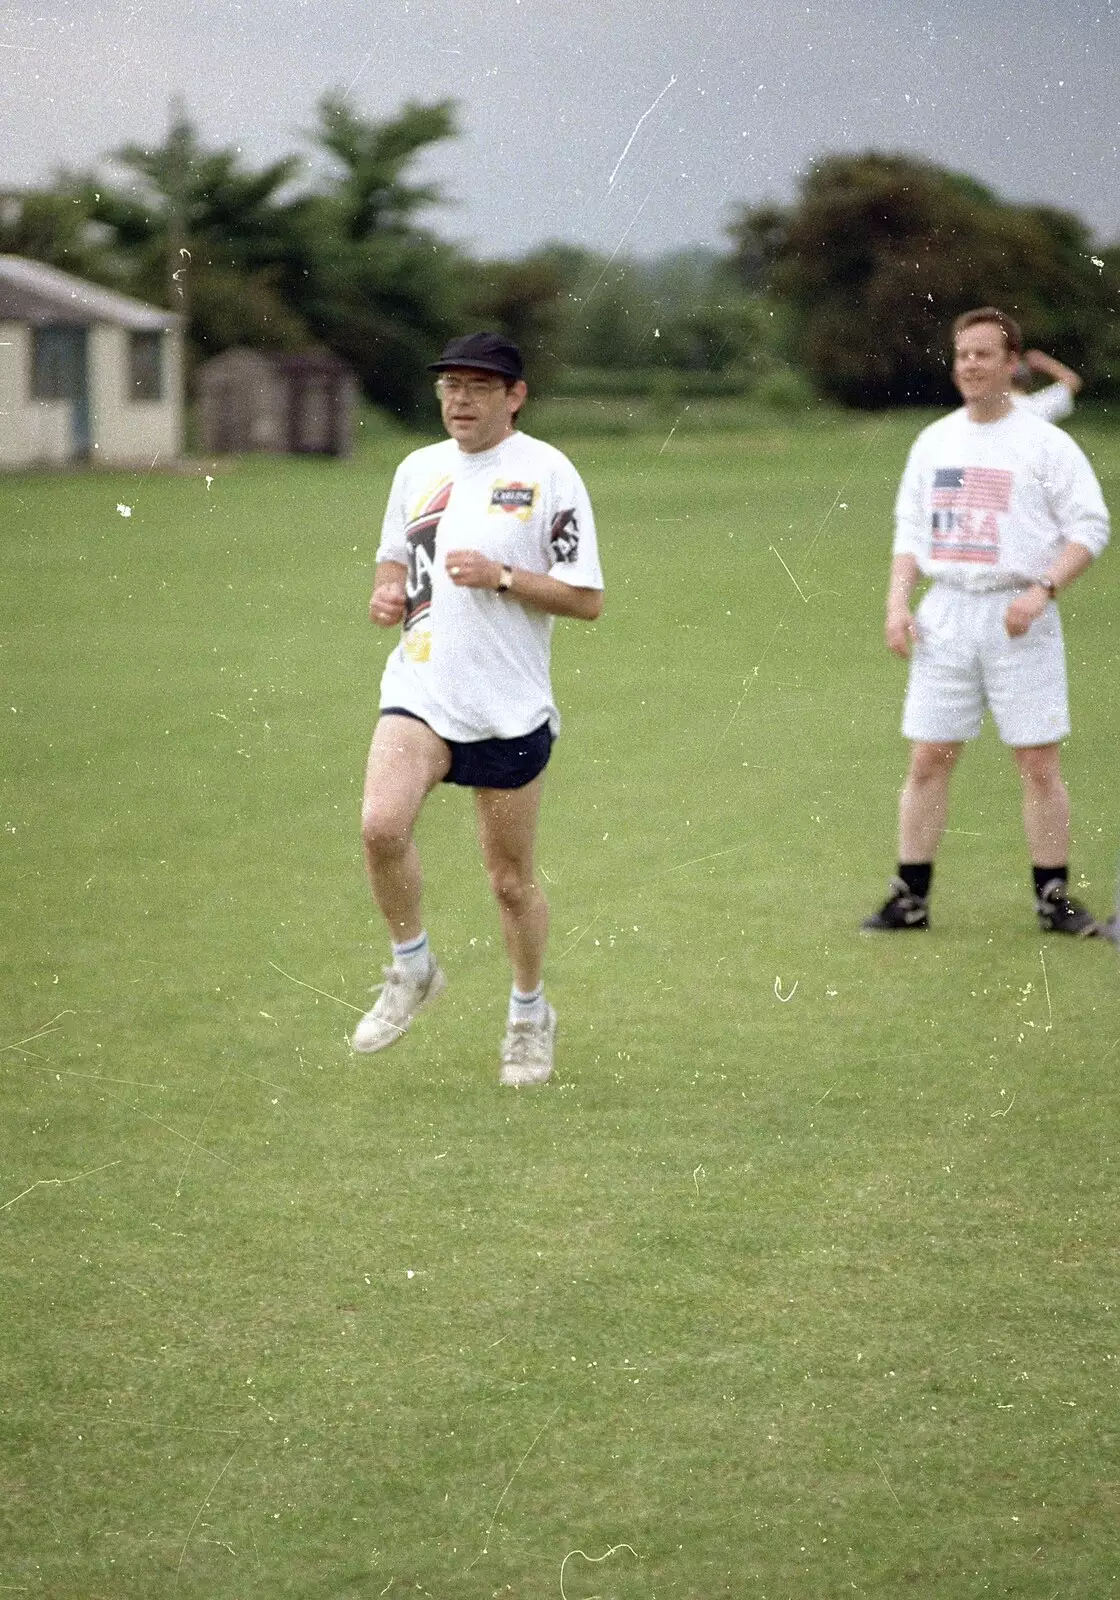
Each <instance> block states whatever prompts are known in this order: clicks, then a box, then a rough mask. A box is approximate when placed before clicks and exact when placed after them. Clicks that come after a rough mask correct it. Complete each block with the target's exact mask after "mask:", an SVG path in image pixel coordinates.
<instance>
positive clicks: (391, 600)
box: [369, 578, 404, 628]
mask: <svg viewBox="0 0 1120 1600" xmlns="http://www.w3.org/2000/svg"><path fill="white" fill-rule="evenodd" d="M403 617H404V579H403V578H382V579H380V580H379V581H378V582H377V583H376V584H375V585H374V590H373V593H372V595H370V600H369V620H370V621H371V622H376V624H377V626H378V627H379V628H395V627H396V625H397V623H398V622H400V621H401V620H402V619H403Z"/></svg>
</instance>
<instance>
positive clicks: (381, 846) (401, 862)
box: [362, 716, 451, 944]
mask: <svg viewBox="0 0 1120 1600" xmlns="http://www.w3.org/2000/svg"><path fill="white" fill-rule="evenodd" d="M450 765H451V752H450V750H448V748H447V746H446V744H444V742H443V740H442V739H441V738H440V737H439V735H438V734H437V733H433V731H432V729H431V728H429V727H428V725H427V723H426V722H417V721H416V719H415V718H413V717H396V716H388V717H382V718H381V719H380V721H379V722H378V724H377V727H376V728H375V729H374V733H373V742H372V744H371V745H370V751H369V761H368V763H367V765H366V781H365V790H364V793H363V795H362V849H363V851H364V854H365V862H366V872H367V874H368V876H369V883H370V889H371V890H372V891H373V898H374V899H375V900H376V902H377V904H378V907H379V908H380V910H381V914H382V916H383V917H384V918H385V921H386V922H387V923H388V925H389V934H390V937H391V938H392V940H393V942H394V943H395V944H403V943H405V942H406V941H407V940H409V939H415V938H417V937H418V936H419V935H420V933H421V932H422V931H423V921H422V919H421V914H420V890H421V872H420V855H419V852H418V851H417V849H416V845H415V843H414V842H413V838H412V830H413V827H414V826H415V823H416V819H417V817H418V816H419V815H420V808H421V806H422V805H423V804H424V801H425V800H426V799H427V797H428V795H429V794H430V793H431V791H432V789H433V788H434V787H435V785H436V784H437V783H439V782H440V781H441V780H442V779H443V778H444V777H445V776H446V774H447V770H448V768H449V767H450Z"/></svg>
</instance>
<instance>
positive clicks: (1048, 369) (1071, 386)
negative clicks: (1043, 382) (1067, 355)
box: [1023, 350, 1081, 394]
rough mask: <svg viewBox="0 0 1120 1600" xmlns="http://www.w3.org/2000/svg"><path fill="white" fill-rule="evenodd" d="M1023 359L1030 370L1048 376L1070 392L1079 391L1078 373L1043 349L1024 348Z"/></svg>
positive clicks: (1079, 379)
mask: <svg viewBox="0 0 1120 1600" xmlns="http://www.w3.org/2000/svg"><path fill="white" fill-rule="evenodd" d="M1023 360H1024V362H1025V363H1026V365H1027V366H1028V367H1030V369H1031V371H1032V372H1038V373H1041V375H1042V376H1043V377H1044V378H1049V379H1050V381H1051V383H1060V384H1062V385H1063V386H1064V387H1065V388H1067V389H1068V390H1069V392H1070V394H1077V393H1079V391H1080V389H1081V377H1080V375H1079V374H1078V373H1076V372H1074V370H1073V368H1072V367H1067V366H1066V365H1065V364H1064V363H1063V362H1061V361H1056V360H1055V359H1054V357H1053V356H1048V355H1047V354H1046V353H1045V351H1043V350H1024V351H1023Z"/></svg>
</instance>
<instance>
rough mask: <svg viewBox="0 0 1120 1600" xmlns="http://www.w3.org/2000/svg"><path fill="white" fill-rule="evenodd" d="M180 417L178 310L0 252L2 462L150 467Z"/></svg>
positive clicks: (172, 440) (178, 438) (169, 450)
mask: <svg viewBox="0 0 1120 1600" xmlns="http://www.w3.org/2000/svg"><path fill="white" fill-rule="evenodd" d="M182 425H183V408H182V338H181V333H180V319H179V318H178V317H177V316H175V315H174V314H173V313H171V312H169V311H163V310H160V309H159V308H158V307H156V306H149V305H145V304H144V303H143V301H140V300H133V299H132V298H131V297H130V296H128V295H123V294H117V293H116V292H115V291H114V290H112V289H104V288H102V287H101V285H100V284H96V283H88V282H86V280H85V279H84V278H77V277H74V276H73V275H72V274H71V273H69V272H61V271H59V269H58V268H57V267H48V266H44V264H43V263H42V262H41V261H30V260H28V259H27V258H26V257H24V256H4V255H0V467H28V466H36V465H62V464H65V463H67V462H81V461H88V462H91V463H97V464H104V465H106V466H122V465H128V466H134V465H138V464H143V465H144V466H149V465H150V464H151V463H152V462H153V461H154V460H156V459H159V458H162V459H163V460H165V461H167V460H174V459H175V458H176V457H177V456H178V455H179V454H180V450H181V443H182Z"/></svg>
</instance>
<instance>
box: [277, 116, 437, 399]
mask: <svg viewBox="0 0 1120 1600" xmlns="http://www.w3.org/2000/svg"><path fill="white" fill-rule="evenodd" d="M452 113H453V108H452V105H451V103H450V102H449V101H441V102H439V103H437V104H434V105H417V104H414V103H409V104H408V105H406V106H405V107H404V109H403V110H402V111H401V112H400V113H399V114H398V115H397V116H396V117H394V118H391V119H390V120H389V121H388V122H383V123H376V122H370V121H367V120H366V119H364V118H362V117H360V116H358V114H357V113H356V112H355V111H354V110H353V109H352V108H351V107H350V105H349V103H348V102H347V100H346V99H345V97H344V96H342V95H339V94H328V95H326V96H325V97H324V98H323V100H322V101H321V102H320V106H319V127H318V130H317V133H316V135H315V138H316V142H317V144H318V145H319V147H320V149H321V150H323V151H324V152H325V153H326V155H327V156H328V158H329V168H328V171H327V173H326V175H325V177H324V178H323V180H322V181H321V183H320V186H319V188H318V189H317V190H315V191H313V192H312V193H310V194H307V195H304V196H302V197H300V198H299V199H298V200H297V201H295V202H294V203H293V204H292V205H291V206H290V208H289V210H288V214H287V220H288V222H289V224H290V227H291V237H290V241H289V242H290V248H289V251H288V255H287V259H286V262H285V266H284V273H283V283H284V289H285V293H286V295H287V298H288V300H289V303H290V304H292V305H293V306H294V307H295V308H296V309H297V310H298V312H299V314H300V316H301V317H302V318H303V319H304V321H305V322H306V324H307V326H308V327H309V328H310V329H311V330H312V332H313V333H314V334H315V335H316V337H317V338H319V339H321V340H322V341H323V342H324V343H325V344H327V345H329V346H330V347H331V349H333V350H334V351H336V352H337V354H339V355H340V356H342V357H343V358H344V359H345V360H347V361H349V362H350V363H351V365H352V366H353V367H354V368H355V369H356V370H357V372H358V374H359V376H360V377H361V380H362V384H363V386H364V388H365V391H366V394H367V395H368V396H369V398H370V399H371V400H374V401H376V402H377V403H378V404H381V405H384V406H387V407H389V408H390V409H391V410H394V411H396V412H398V413H402V414H411V413H414V412H415V411H416V410H417V408H418V407H419V405H420V402H421V400H422V398H424V397H425V396H426V395H427V394H428V392H429V390H428V379H429V374H428V373H427V372H426V370H425V366H426V363H427V362H428V361H429V360H431V352H432V350H433V349H438V348H439V346H440V345H441V344H443V343H444V342H445V341H446V339H447V337H448V336H449V334H450V333H451V332H452V330H453V328H454V324H455V313H456V310H457V287H458V283H459V278H460V272H459V258H458V255H457V253H456V252H455V250H454V249H453V248H452V247H451V246H449V245H446V244H444V243H442V241H440V240H438V239H437V238H436V237H435V236H434V235H432V234H430V233H428V232H427V231H425V230H424V229H422V228H420V227H419V226H418V225H417V223H416V220H415V219H416V213H417V212H418V211H420V210H421V209H422V208H424V207H426V206H429V205H431V204H433V203H434V202H436V201H437V200H439V199H440V192H439V190H438V189H437V188H435V187H434V186H432V185H428V184H422V185H413V184H409V183H406V182H405V173H406V170H407V168H408V167H409V166H410V165H411V164H412V163H413V161H415V159H416V158H417V156H418V155H419V154H420V153H421V152H422V151H423V150H425V149H427V148H428V146H430V145H432V144H434V143H437V142H438V141H439V140H441V139H446V138H450V137H451V136H452V134H453V133H454V131H455V128H454V119H453V114H452Z"/></svg>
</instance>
